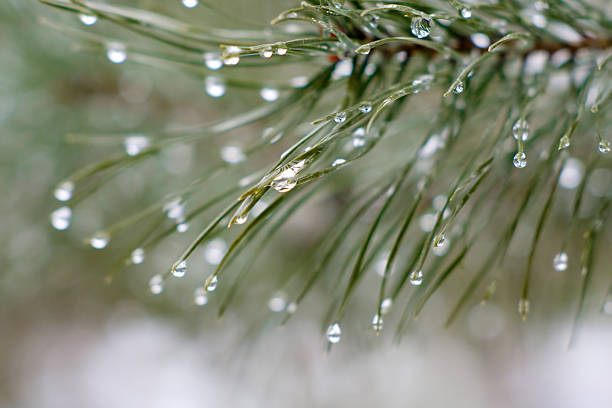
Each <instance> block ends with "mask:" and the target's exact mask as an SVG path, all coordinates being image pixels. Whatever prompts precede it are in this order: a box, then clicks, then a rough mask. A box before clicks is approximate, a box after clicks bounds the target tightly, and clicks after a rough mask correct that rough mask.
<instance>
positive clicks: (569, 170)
mask: <svg viewBox="0 0 612 408" xmlns="http://www.w3.org/2000/svg"><path fill="white" fill-rule="evenodd" d="M584 171H585V169H584V164H582V162H581V161H580V160H578V159H576V158H574V157H570V158H568V159H567V160H566V161H565V163H564V165H563V169H562V170H561V173H560V174H559V186H561V187H563V188H565V189H567V190H573V189H575V188H576V187H578V186H579V185H580V182H581V181H582V178H583V177H584Z"/></svg>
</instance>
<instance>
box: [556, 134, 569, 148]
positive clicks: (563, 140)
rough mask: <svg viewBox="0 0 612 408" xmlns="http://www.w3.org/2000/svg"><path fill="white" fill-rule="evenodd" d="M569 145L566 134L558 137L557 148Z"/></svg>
mask: <svg viewBox="0 0 612 408" xmlns="http://www.w3.org/2000/svg"><path fill="white" fill-rule="evenodd" d="M568 147H570V138H569V136H568V135H563V137H561V139H559V148H558V150H563V149H567V148H568Z"/></svg>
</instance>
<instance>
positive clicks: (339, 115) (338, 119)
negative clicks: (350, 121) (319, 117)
mask: <svg viewBox="0 0 612 408" xmlns="http://www.w3.org/2000/svg"><path fill="white" fill-rule="evenodd" d="M345 120H346V112H338V113H336V115H335V116H334V122H336V123H342V122H344V121H345Z"/></svg>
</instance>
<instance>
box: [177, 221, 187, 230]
mask: <svg viewBox="0 0 612 408" xmlns="http://www.w3.org/2000/svg"><path fill="white" fill-rule="evenodd" d="M176 231H177V232H180V233H183V232H187V231H189V224H188V223H186V222H184V221H183V222H180V223H178V224H176Z"/></svg>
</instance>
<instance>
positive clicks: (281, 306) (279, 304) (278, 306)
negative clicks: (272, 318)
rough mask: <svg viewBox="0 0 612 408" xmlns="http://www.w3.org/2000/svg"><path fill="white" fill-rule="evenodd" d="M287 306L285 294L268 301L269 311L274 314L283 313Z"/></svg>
mask: <svg viewBox="0 0 612 408" xmlns="http://www.w3.org/2000/svg"><path fill="white" fill-rule="evenodd" d="M286 305H287V300H285V296H284V295H283V294H278V295H275V296H273V297H271V298H270V300H268V309H270V310H271V311H273V312H277V313H278V312H282V311H283V310H285V306H286Z"/></svg>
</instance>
